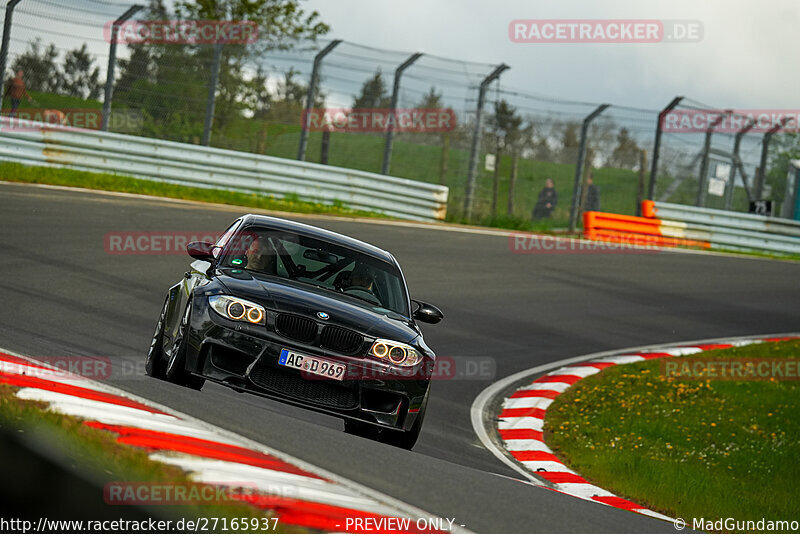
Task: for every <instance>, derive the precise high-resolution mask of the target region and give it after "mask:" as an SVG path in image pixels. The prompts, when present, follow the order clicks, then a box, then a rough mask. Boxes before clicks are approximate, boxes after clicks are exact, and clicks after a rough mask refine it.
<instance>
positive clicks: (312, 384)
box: [186, 299, 432, 430]
mask: <svg viewBox="0 0 800 534" xmlns="http://www.w3.org/2000/svg"><path fill="white" fill-rule="evenodd" d="M195 300H196V301H200V300H201V299H195ZM190 326H191V328H190V331H189V338H188V341H189V343H188V350H187V355H186V369H187V371H189V372H191V373H192V374H195V375H198V376H202V377H204V378H205V379H207V380H211V381H213V382H217V383H220V384H223V385H225V386H228V387H231V388H233V389H235V390H237V391H242V392H248V393H252V394H255V395H260V396H262V397H267V398H272V399H277V400H280V401H283V402H286V403H288V404H292V405H296V406H301V407H304V408H308V409H311V410H314V411H318V412H322V413H327V414H330V415H335V416H338V417H342V418H348V419H356V420H360V421H364V422H367V423H371V424H374V425H378V426H381V427H387V428H392V429H399V430H409V429H410V428H411V426H412V425H413V423H414V420H415V418H416V417H417V414H418V411H419V409H420V406H421V405H422V403H423V400H424V398H425V395H426V393H427V391H428V386H429V384H430V378H429V374H427V376H426V373H425V372H424V369H430V368H431V365H430V364H431V363H432V362H427V361H425V362H423V363H422V364H420V365H419V366H417V368H416V369H414V370H397V368H394V367H392V366H389V365H385V364H383V363H382V362H377V361H374V362H373V361H372V360H371V359H367V358H364V357H362V356H352V357H349V356H342V355H339V354H334V353H332V352H329V351H326V350H324V349H320V348H318V347H315V346H309V345H304V344H302V343H296V342H294V341H292V340H289V339H286V338H283V337H281V336H279V335H278V334H277V333H275V332H273V331H270V330H269V329H268V328H267V327H265V326H256V325H250V324H246V323H241V322H234V321H229V320H227V319H225V318H223V317H220V316H219V315H218V314H216V313H215V312H214V311H212V310H211V309H210V308H209V306H208V305H203V304H196V305H195V308H194V309H193V310H192V315H191V324H190ZM343 326H344V325H343ZM282 349H289V350H292V351H296V352H299V353H302V354H307V355H310V356H316V357H319V358H324V359H326V360H329V361H335V362H337V363H341V364H344V365H346V367H347V371H346V372H345V375H344V376H345V379H344V380H342V381H338V380H331V379H326V378H322V377H317V376H311V375H307V374H305V373H301V372H300V371H299V370H296V369H292V368H287V367H285V366H281V365H278V358H279V356H280V353H281V350H282ZM426 364H427V365H426Z"/></svg>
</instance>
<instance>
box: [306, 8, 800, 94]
mask: <svg viewBox="0 0 800 534" xmlns="http://www.w3.org/2000/svg"><path fill="white" fill-rule="evenodd" d="M304 6H305V7H306V8H307V9H309V10H312V9H316V10H317V11H319V12H320V15H321V17H322V19H323V20H324V21H325V22H327V23H328V24H330V25H331V27H332V32H331V34H330V35H329V37H332V38H341V39H345V40H348V41H353V42H357V43H361V44H365V45H370V46H375V47H381V48H390V49H396V50H404V51H409V52H414V51H422V52H427V53H430V54H435V55H439V56H447V57H451V58H454V59H464V60H470V61H477V62H486V63H493V64H496V63H501V62H505V63H507V64H508V65H510V66H511V70H510V71H507V72H506V73H505V74H504V75H503V77H502V80H501V86H502V85H504V84H508V85H510V86H512V87H516V88H523V89H527V90H530V91H532V92H536V93H541V94H549V95H554V96H558V97H561V98H569V99H576V100H584V101H592V102H610V103H613V104H619V105H630V106H636V107H643V108H648V109H660V108H662V107H663V106H664V105H666V104H667V103H668V102H669V100H671V99H672V97H673V96H675V95H685V96H688V97H691V98H693V99H695V100H698V101H700V102H703V103H706V104H709V105H712V106H714V107H720V108H729V107H735V108H740V109H742V108H746V109H765V108H792V109H796V108H800V103H799V102H798V99H799V97H800V77H798V74H797V68H798V64H797V55H798V49H800V46H798V45H800V1H798V0H762V1H760V2H755V1H752V0H751V1H743V0H671V1H670V2H655V1H652V0H650V1H642V0H640V1H629V0H581V1H577V0H574V1H569V0H536V1H535V2H533V1H531V0H493V1H485V0H403V1H402V2H400V1H394V0H392V1H389V0H306V2H305V3H304ZM516 19H660V20H664V19H672V20H674V19H683V20H686V19H689V20H698V21H700V22H701V23H702V25H703V31H704V34H703V38H702V40H701V41H700V42H696V43H657V44H639V43H637V44H620V43H614V44H585V43H575V44H519V43H513V42H511V40H510V39H509V36H508V25H509V22H510V21H512V20H516Z"/></svg>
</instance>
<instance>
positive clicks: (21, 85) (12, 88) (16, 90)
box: [4, 70, 33, 117]
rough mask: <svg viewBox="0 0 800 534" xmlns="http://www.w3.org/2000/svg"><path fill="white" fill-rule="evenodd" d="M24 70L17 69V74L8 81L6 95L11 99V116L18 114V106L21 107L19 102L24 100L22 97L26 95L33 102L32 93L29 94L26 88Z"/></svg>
mask: <svg viewBox="0 0 800 534" xmlns="http://www.w3.org/2000/svg"><path fill="white" fill-rule="evenodd" d="M22 74H23V72H22V71H21V70H19V71H17V75H16V76H15V77H14V78H12V79H11V81H9V82H8V87H7V88H6V94H5V95H4V97H5V96H7V97H9V99H11V112H10V113H9V114H8V116H9V117H13V116H15V115H16V114H17V108H19V103H20V101H21V100H22V97H23V96H24V97H26V98H27V99H28V102H33V99H32V98H31V95H29V94H28V90H27V89H25V80H23V79H22Z"/></svg>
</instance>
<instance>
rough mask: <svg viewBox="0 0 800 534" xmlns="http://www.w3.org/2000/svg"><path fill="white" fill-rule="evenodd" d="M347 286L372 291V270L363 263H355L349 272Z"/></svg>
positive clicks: (373, 278) (373, 279)
mask: <svg viewBox="0 0 800 534" xmlns="http://www.w3.org/2000/svg"><path fill="white" fill-rule="evenodd" d="M349 282H350V283H349V285H348V286H347V287H348V288H351V287H352V288H356V287H357V288H363V289H366V290H368V291H372V286H373V284H374V283H375V277H374V276H373V274H372V270H371V269H370V268H369V267H368V266H367V265H366V264H364V263H356V265H355V267H353V271H352V272H351V273H350V280H349Z"/></svg>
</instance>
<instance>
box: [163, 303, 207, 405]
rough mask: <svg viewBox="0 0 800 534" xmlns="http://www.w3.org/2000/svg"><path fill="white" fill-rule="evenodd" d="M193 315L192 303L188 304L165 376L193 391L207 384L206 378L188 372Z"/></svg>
mask: <svg viewBox="0 0 800 534" xmlns="http://www.w3.org/2000/svg"><path fill="white" fill-rule="evenodd" d="M191 314H192V301H191V300H190V301H189V302H187V303H186V310H185V311H184V312H183V317H181V324H180V327H179V328H178V334H177V335H176V336H175V342H174V343H173V344H172V350H171V351H170V355H169V361H168V362H167V368H166V371H165V375H166V378H167V380H169V381H170V382H173V383H175V384H179V385H181V386H186V387H188V388H192V389H201V388H202V387H203V384H205V382H206V380H205V378H200V377H198V376H193V375H190V374H189V373H187V372H186V367H185V365H186V350H187V344H188V342H189V341H188V339H187V335H188V331H189V318H190V316H191Z"/></svg>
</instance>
